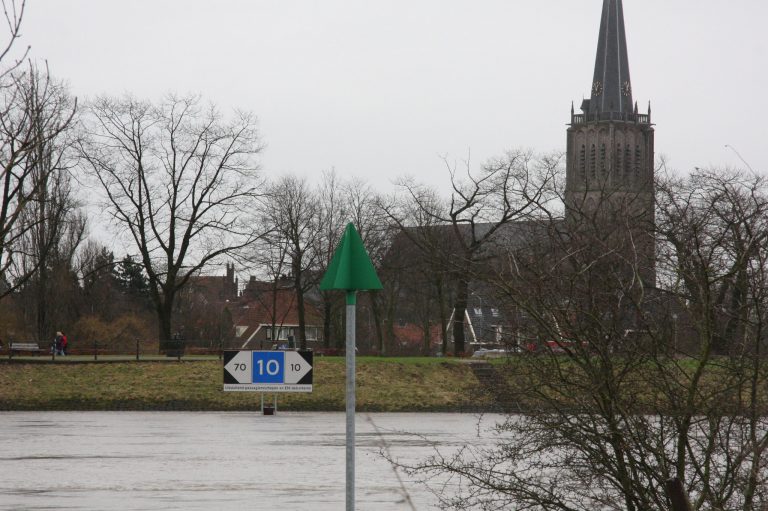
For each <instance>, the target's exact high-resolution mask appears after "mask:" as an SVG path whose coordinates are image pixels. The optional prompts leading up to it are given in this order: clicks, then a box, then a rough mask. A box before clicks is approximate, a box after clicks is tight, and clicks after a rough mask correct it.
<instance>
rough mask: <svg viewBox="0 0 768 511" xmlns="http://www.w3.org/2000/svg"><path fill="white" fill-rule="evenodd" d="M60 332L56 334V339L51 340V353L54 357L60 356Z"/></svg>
mask: <svg viewBox="0 0 768 511" xmlns="http://www.w3.org/2000/svg"><path fill="white" fill-rule="evenodd" d="M61 337H62V335H61V332H56V337H54V338H53V346H52V347H51V351H52V352H53V354H54V355H61Z"/></svg>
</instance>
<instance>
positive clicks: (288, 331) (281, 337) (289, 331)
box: [264, 327, 293, 341]
mask: <svg viewBox="0 0 768 511" xmlns="http://www.w3.org/2000/svg"><path fill="white" fill-rule="evenodd" d="M264 330H265V331H266V337H267V340H268V341H287V340H288V336H289V335H293V328H288V327H279V328H278V327H275V328H274V329H273V328H272V327H267V328H265V329H264ZM275 332H277V335H276V336H275Z"/></svg>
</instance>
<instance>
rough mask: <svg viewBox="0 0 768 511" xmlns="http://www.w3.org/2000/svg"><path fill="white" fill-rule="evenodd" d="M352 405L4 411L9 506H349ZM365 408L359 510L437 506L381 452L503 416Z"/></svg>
mask: <svg viewBox="0 0 768 511" xmlns="http://www.w3.org/2000/svg"><path fill="white" fill-rule="evenodd" d="M344 420H345V419H344V414H343V413H289V412H280V411H278V413H277V414H276V415H274V416H263V415H260V414H258V413H216V412H208V413H199V412H189V413H186V412H4V413H0V510H2V511H6V510H14V511H15V510H25V511H32V510H99V511H101V510H106V509H110V510H124V511H128V510H142V511H143V510H185V511H192V510H215V511H220V510H221V511H224V510H243V509H248V510H285V511H303V510H308V511H309V510H312V511H339V510H343V509H344V502H345V500H344V498H345V461H344V460H345V451H344V448H345V442H346V436H345V429H344V428H345V426H344V424H345V422H344ZM478 420H480V418H479V417H477V416H475V415H467V414H364V413H361V414H358V415H357V422H356V426H355V427H356V429H357V442H356V446H357V447H356V453H357V456H356V470H357V474H356V503H357V506H356V507H357V509H358V510H360V511H369V510H371V511H377V510H381V511H385V510H386V511H398V510H406V511H414V510H419V511H421V510H427V509H436V506H435V499H434V497H433V496H432V495H431V494H430V493H429V492H428V491H427V490H426V489H425V488H424V487H422V486H421V485H419V484H418V483H416V482H414V481H412V480H410V479H409V478H408V477H407V476H406V475H405V474H404V473H403V472H402V471H401V470H395V469H394V468H393V467H392V465H390V463H389V462H387V461H386V460H385V459H384V458H383V457H382V456H381V452H382V450H388V451H389V452H390V453H391V455H393V456H394V457H395V458H399V459H401V460H403V461H415V460H419V459H424V458H425V457H427V456H429V455H430V454H431V453H432V452H433V449H434V446H435V445H437V446H439V447H440V449H441V451H445V452H447V451H451V450H453V449H457V448H460V447H461V446H463V445H465V444H466V443H467V442H472V443H474V444H477V443H478V442H482V443H485V442H488V441H490V440H489V439H490V434H485V433H483V432H482V431H483V429H484V428H490V427H491V426H493V424H494V423H495V422H496V421H497V420H500V417H498V416H485V417H483V418H482V419H481V422H480V425H481V427H480V428H478Z"/></svg>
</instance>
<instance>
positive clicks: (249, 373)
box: [224, 351, 313, 392]
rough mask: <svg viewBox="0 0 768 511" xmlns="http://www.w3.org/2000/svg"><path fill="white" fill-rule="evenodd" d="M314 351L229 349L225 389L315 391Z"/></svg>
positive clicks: (226, 358) (226, 354)
mask: <svg viewBox="0 0 768 511" xmlns="http://www.w3.org/2000/svg"><path fill="white" fill-rule="evenodd" d="M312 361H313V357H312V352H311V351H225V352H224V390H225V391H234V392H247V391H251V392H312Z"/></svg>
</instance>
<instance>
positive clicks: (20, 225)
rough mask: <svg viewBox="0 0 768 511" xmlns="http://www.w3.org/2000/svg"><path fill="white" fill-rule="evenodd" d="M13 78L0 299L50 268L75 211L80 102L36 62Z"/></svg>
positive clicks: (5, 125)
mask: <svg viewBox="0 0 768 511" xmlns="http://www.w3.org/2000/svg"><path fill="white" fill-rule="evenodd" d="M7 79H9V80H10V85H9V86H8V87H6V88H4V89H3V90H2V98H1V99H0V101H2V105H1V106H0V112H2V114H0V182H1V183H2V191H0V194H2V205H1V206H0V277H1V278H2V280H3V284H4V285H3V287H2V289H0V297H2V296H6V295H7V294H9V293H11V292H13V291H15V290H16V289H18V288H19V287H20V286H22V285H24V283H25V282H26V281H27V280H29V278H30V277H32V275H34V274H35V273H36V272H37V270H38V268H39V267H40V265H41V264H44V262H45V260H46V255H47V254H48V252H49V251H50V250H51V247H52V246H54V245H55V243H56V241H57V240H59V239H60V235H61V232H60V229H61V227H62V226H63V225H64V222H63V219H64V217H65V216H66V215H67V214H68V213H69V212H71V210H72V209H73V207H74V205H73V202H72V199H71V196H70V190H69V170H70V166H71V164H72V154H71V150H70V149H71V147H72V144H73V140H74V139H73V137H72V136H71V134H72V128H73V126H74V117H75V113H76V111H77V102H76V100H75V99H74V98H72V97H71V96H70V95H69V93H68V91H67V89H66V87H65V86H64V85H63V84H61V83H60V82H57V81H55V80H54V79H52V78H51V76H50V74H49V73H48V70H47V69H45V70H40V69H38V68H37V67H36V66H34V65H33V64H31V63H30V65H29V69H28V70H27V71H25V72H15V73H11V74H10V75H8V77H7Z"/></svg>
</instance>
